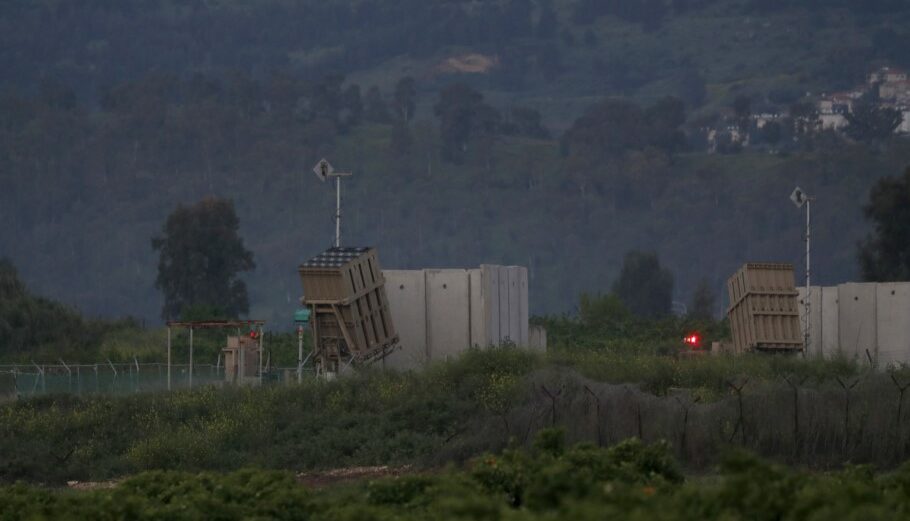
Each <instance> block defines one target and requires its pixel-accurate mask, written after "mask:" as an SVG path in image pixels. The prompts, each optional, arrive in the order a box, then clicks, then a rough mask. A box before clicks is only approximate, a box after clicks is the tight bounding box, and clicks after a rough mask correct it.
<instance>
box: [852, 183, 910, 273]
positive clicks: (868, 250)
mask: <svg viewBox="0 0 910 521" xmlns="http://www.w3.org/2000/svg"><path fill="white" fill-rule="evenodd" d="M863 213H864V214H865V216H866V218H867V219H869V220H870V221H872V223H873V225H874V227H875V228H874V230H873V232H872V233H871V234H870V235H869V236H868V237H867V238H866V239H865V240H864V241H862V242H861V243H860V245H859V263H860V268H861V270H862V274H863V278H864V279H865V280H867V281H870V282H888V281H903V280H910V167H908V168H907V169H906V170H904V175H903V176H897V177H884V178H882V179H879V180H878V182H877V183H875V185H874V186H873V187H872V191H871V192H870V194H869V203H868V204H866V206H865V207H864V208H863Z"/></svg>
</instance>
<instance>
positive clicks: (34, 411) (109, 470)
mask: <svg viewBox="0 0 910 521" xmlns="http://www.w3.org/2000/svg"><path fill="white" fill-rule="evenodd" d="M891 376H893V377H894V379H893V380H892V379H891ZM901 386H903V387H901ZM905 388H906V375H902V374H901V371H895V372H893V373H892V374H891V375H888V374H887V373H882V372H867V371H862V370H861V368H860V367H858V366H855V365H853V364H849V363H846V362H843V361H834V362H822V361H804V360H802V359H793V358H781V357H737V358H733V357H727V356H695V357H692V356H688V357H685V356H679V357H674V356H668V355H656V354H651V353H647V352H643V351H638V352H636V351H634V350H633V349H632V347H628V346H627V347H626V348H625V349H624V350H623V352H613V351H610V350H608V349H604V348H600V349H583V348H581V347H579V348H576V349H575V350H568V349H556V350H555V351H554V352H553V353H551V354H549V355H547V356H543V355H537V354H533V353H528V352H525V351H522V350H519V349H515V348H499V349H489V350H472V351H469V352H468V353H466V354H465V355H464V356H463V357H461V358H460V359H458V360H454V361H451V362H447V363H443V364H439V365H436V366H432V367H430V368H428V369H427V370H425V371H421V372H414V373H395V372H378V371H366V372H363V373H360V374H355V375H352V376H350V377H346V378H343V379H340V380H339V381H335V382H321V381H310V382H307V383H304V384H302V385H292V386H271V387H269V386H267V387H264V388H225V389H218V388H213V387H212V388H204V389H198V390H194V391H180V392H174V393H146V394H136V395H132V396H125V397H105V396H97V397H92V398H76V397H73V396H66V395H56V396H44V397H39V398H34V399H30V400H22V401H19V402H17V403H12V404H8V405H4V406H0V481H5V482H14V481H17V480H23V481H28V482H32V483H44V484H62V483H64V482H66V481H68V480H81V481H85V480H106V479H117V478H121V477H123V476H129V475H133V474H136V473H139V472H143V471H147V470H178V471H190V472H197V471H207V470H209V471H233V470H238V469H242V468H247V467H254V468H262V469H280V470H292V471H304V470H311V469H328V468H339V467H347V466H362V465H414V466H416V467H417V468H439V467H441V466H444V465H446V464H449V463H455V464H460V463H462V462H465V461H468V460H470V459H471V458H474V457H476V456H477V455H479V454H482V453H484V452H489V451H499V450H502V449H503V448H504V447H506V446H507V445H508V444H509V443H510V442H512V443H517V444H518V445H519V446H527V445H529V444H530V443H531V440H532V439H533V438H534V435H535V433H536V432H538V431H540V430H541V429H544V428H551V427H560V428H563V429H564V430H565V432H566V436H567V439H568V440H569V441H570V442H571V443H576V442H591V443H594V444H596V445H598V446H603V447H606V446H611V445H614V444H616V443H619V442H621V441H623V440H625V439H628V438H631V437H635V438H639V439H641V440H643V441H645V442H647V443H652V442H658V441H666V442H667V443H668V447H669V450H671V451H673V453H674V454H675V455H676V457H677V458H679V459H680V460H681V462H682V463H683V464H684V465H685V466H686V467H687V468H690V469H692V470H697V471H702V470H704V469H707V468H710V467H711V466H713V465H715V464H717V463H718V456H719V455H720V454H721V453H723V452H724V451H725V450H727V449H729V448H731V447H738V448H745V449H747V450H750V451H754V452H756V453H758V454H760V455H761V456H764V457H771V458H774V459H777V460H780V461H786V462H789V463H793V464H801V465H809V466H812V467H814V468H836V467H839V466H841V465H842V464H843V463H844V462H846V461H851V462H854V463H872V464H876V465H878V466H881V467H885V468H894V467H897V466H898V465H899V463H900V462H902V461H904V459H905V458H906V456H907V453H908V448H910V446H908V433H907V428H906V425H905V424H906V420H904V418H905V417H906V415H907V414H906V413H907V411H906V409H907V407H905V404H904V403H903V401H904V400H903V399H904V394H905V393H904V392H903V390H902V389H905ZM510 440H511V441H510Z"/></svg>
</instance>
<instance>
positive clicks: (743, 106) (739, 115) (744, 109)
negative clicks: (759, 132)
mask: <svg viewBox="0 0 910 521" xmlns="http://www.w3.org/2000/svg"><path fill="white" fill-rule="evenodd" d="M733 113H734V114H736V120H737V122H738V123H739V126H740V128H742V129H746V128H748V125H749V117H750V116H751V115H752V99H751V98H749V97H748V96H737V97H736V99H734V100H733Z"/></svg>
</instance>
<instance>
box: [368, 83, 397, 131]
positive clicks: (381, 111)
mask: <svg viewBox="0 0 910 521" xmlns="http://www.w3.org/2000/svg"><path fill="white" fill-rule="evenodd" d="M363 105H364V109H363V117H364V119H366V120H367V121H370V122H373V123H388V122H389V121H391V120H392V116H391V114H389V106H388V105H387V104H386V102H385V100H383V99H382V93H380V92H379V87H377V86H376V85H373V86H372V87H370V88H369V89H367V93H366V95H365V96H364V97H363Z"/></svg>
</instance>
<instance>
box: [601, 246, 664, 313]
mask: <svg viewBox="0 0 910 521" xmlns="http://www.w3.org/2000/svg"><path fill="white" fill-rule="evenodd" d="M613 293H615V294H616V296H618V297H619V298H620V300H622V302H623V304H625V306H626V308H628V310H629V311H631V312H632V313H633V314H635V315H638V316H640V317H644V318H660V317H665V316H668V315H669V314H670V311H671V309H672V305H673V274H672V273H670V271H669V270H667V269H664V268H663V267H661V265H660V259H659V258H658V256H657V253H655V252H642V251H630V252H628V253H626V257H625V259H623V264H622V269H621V270H620V272H619V278H617V279H616V282H614V283H613Z"/></svg>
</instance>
